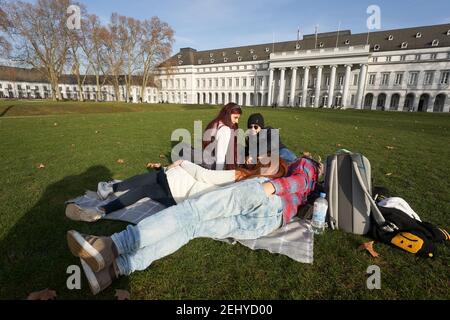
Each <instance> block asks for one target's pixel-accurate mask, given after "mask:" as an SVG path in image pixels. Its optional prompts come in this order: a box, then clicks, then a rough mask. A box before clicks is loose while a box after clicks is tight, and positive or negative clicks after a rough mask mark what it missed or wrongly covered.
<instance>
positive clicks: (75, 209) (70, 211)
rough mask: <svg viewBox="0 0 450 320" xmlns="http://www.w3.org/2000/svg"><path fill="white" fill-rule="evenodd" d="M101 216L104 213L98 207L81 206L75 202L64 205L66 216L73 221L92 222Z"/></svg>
mask: <svg viewBox="0 0 450 320" xmlns="http://www.w3.org/2000/svg"><path fill="white" fill-rule="evenodd" d="M103 216H105V213H104V212H103V211H102V210H100V209H98V208H83V207H80V206H79V205H77V204H75V203H69V204H68V205H67V206H66V217H67V218H69V219H71V220H74V221H86V222H94V221H97V220H100V219H101V218H102V217H103Z"/></svg>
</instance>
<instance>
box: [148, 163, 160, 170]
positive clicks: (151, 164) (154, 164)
mask: <svg viewBox="0 0 450 320" xmlns="http://www.w3.org/2000/svg"><path fill="white" fill-rule="evenodd" d="M146 167H147V168H149V169H161V167H162V165H161V163H153V162H149V163H147V166H146Z"/></svg>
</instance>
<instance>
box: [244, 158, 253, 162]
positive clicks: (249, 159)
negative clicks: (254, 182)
mask: <svg viewBox="0 0 450 320" xmlns="http://www.w3.org/2000/svg"><path fill="white" fill-rule="evenodd" d="M252 161H253V158H252V157H248V158H247V160H245V164H252Z"/></svg>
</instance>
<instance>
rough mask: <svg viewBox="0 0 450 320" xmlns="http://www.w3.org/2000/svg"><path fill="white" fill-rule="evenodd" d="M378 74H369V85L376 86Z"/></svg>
mask: <svg viewBox="0 0 450 320" xmlns="http://www.w3.org/2000/svg"><path fill="white" fill-rule="evenodd" d="M376 78H377V75H376V74H375V73H372V74H370V75H369V85H371V86H374V85H375V81H376Z"/></svg>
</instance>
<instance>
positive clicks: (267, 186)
mask: <svg viewBox="0 0 450 320" xmlns="http://www.w3.org/2000/svg"><path fill="white" fill-rule="evenodd" d="M262 186H263V189H264V192H265V193H266V195H267V196H271V195H273V194H274V193H275V187H274V186H273V184H272V183H271V182H266V183H263V185H262Z"/></svg>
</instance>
